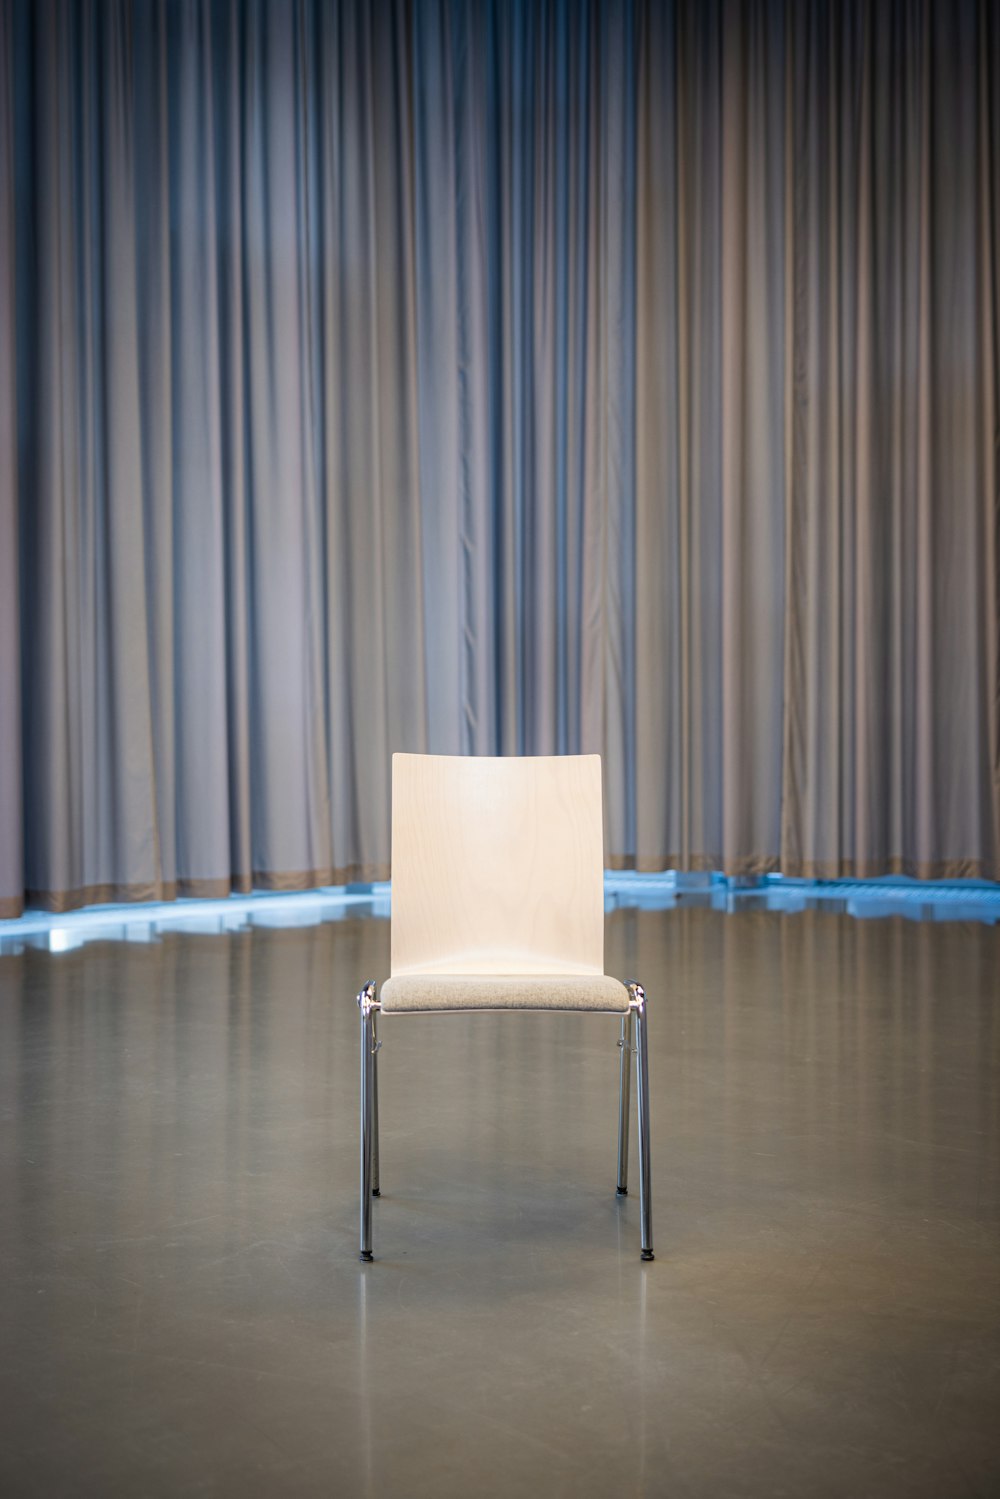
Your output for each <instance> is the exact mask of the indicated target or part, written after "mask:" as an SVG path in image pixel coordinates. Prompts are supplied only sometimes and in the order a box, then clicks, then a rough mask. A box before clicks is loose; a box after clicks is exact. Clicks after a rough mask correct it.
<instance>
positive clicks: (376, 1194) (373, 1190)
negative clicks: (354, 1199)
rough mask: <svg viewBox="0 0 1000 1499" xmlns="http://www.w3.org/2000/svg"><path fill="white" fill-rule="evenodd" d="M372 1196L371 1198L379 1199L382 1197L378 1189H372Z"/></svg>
mask: <svg viewBox="0 0 1000 1499" xmlns="http://www.w3.org/2000/svg"><path fill="white" fill-rule="evenodd" d="M372 1196H373V1197H381V1196H382V1193H381V1192H380V1191H379V1189H378V1187H372Z"/></svg>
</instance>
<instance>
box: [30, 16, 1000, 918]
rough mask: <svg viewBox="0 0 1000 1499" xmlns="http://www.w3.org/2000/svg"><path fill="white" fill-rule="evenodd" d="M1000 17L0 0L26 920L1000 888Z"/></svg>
mask: <svg viewBox="0 0 1000 1499" xmlns="http://www.w3.org/2000/svg"><path fill="white" fill-rule="evenodd" d="M998 215H1000V21H998V18H997V14H996V10H995V7H993V6H991V5H990V4H989V3H987V0H955V3H948V4H945V3H940V4H937V3H934V0H888V3H880V4H875V3H874V0H853V3H852V0H845V3H834V0H809V3H808V4H806V3H799V4H794V3H790V0H789V3H784V4H782V3H766V0H756V3H754V0H740V3H738V0H704V3H700V4H693V3H687V0H676V3H668V0H663V3H655V0H608V3H603V4H601V3H597V0H586V3H583V4H580V3H571V0H544V3H527V0H489V3H472V0H421V3H416V0H378V3H376V4H370V3H362V0H330V3H324V0H293V3H284V0H245V3H244V0H185V3H171V0H149V3H143V4H136V3H135V0H106V3H102V4H101V5H98V6H94V7H81V6H77V5H74V4H70V3H68V0H38V3H27V0H0V916H9V915H13V914H16V912H17V911H18V910H20V909H21V906H22V903H23V902H24V900H25V899H27V900H29V901H32V902H35V903H39V904H43V905H47V906H50V907H52V908H57V909H58V908H64V907H68V906H72V905H77V904H81V903H83V902H85V901H90V900H95V899H142V898H149V897H167V898H169V897H172V896H174V895H178V894H218V893H222V892H225V891H228V890H230V889H249V888H251V887H252V886H263V887H266V888H273V889H293V888H302V887H305V886H309V885H313V884H317V883H326V882H331V881H340V880H345V879H346V880H349V879H357V878H372V877H375V876H380V875H384V874H386V873H387V872H388V861H389V802H388V793H389V767H390V758H391V754H392V752H393V751H394V750H396V749H403V750H432V751H438V752H450V753H476V754H491V753H492V754H501V753H502V754H520V753H563V752H575V751H582V750H585V751H594V750H596V751H600V752H601V753H602V754H603V756H604V767H605V790H606V804H607V830H606V855H607V859H608V862H609V864H611V865H613V866H616V867H624V868H632V867H635V868H640V869H660V868H664V867H666V866H673V867H682V868H701V869H705V868H721V869H725V870H727V871H729V872H731V873H754V872H757V871H762V870H767V869H779V868H780V869H783V870H784V871H785V872H787V873H789V874H821V875H839V874H852V873H856V874H876V873H885V872H890V871H903V872H906V873H913V874H919V875H981V876H985V877H989V878H998V877H1000V594H998V545H1000V542H998V537H1000V489H998V486H1000V475H998V442H1000V414H998V413H1000V396H998V378H1000V377H998V361H1000V328H998V307H1000V302H998V296H1000V285H998V242H1000V218H998Z"/></svg>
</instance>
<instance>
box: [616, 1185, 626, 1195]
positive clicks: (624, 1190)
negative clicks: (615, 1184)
mask: <svg viewBox="0 0 1000 1499" xmlns="http://www.w3.org/2000/svg"><path fill="white" fill-rule="evenodd" d="M616 1195H617V1196H618V1197H627V1196H628V1187H619V1188H618V1191H617V1194H616Z"/></svg>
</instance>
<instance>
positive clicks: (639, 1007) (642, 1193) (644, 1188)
mask: <svg viewBox="0 0 1000 1499" xmlns="http://www.w3.org/2000/svg"><path fill="white" fill-rule="evenodd" d="M629 989H630V991H631V993H632V1003H633V1005H634V1007H635V1011H636V1016H637V1019H638V1022H639V1024H638V1045H637V1047H636V1073H637V1079H636V1081H637V1083H638V1090H639V1218H640V1222H641V1225H642V1258H643V1259H644V1260H651V1259H653V1202H652V1180H651V1171H650V1160H649V1041H648V1037H647V1033H646V992H645V990H644V989H643V987H642V985H641V984H630V985H629Z"/></svg>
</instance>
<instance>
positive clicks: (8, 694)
mask: <svg viewBox="0 0 1000 1499" xmlns="http://www.w3.org/2000/svg"><path fill="white" fill-rule="evenodd" d="M14 67H15V49H14V15H13V12H12V11H10V10H9V9H4V8H3V7H2V6H0V919H2V918H6V917H11V916H16V915H17V914H18V913H19V912H20V910H21V892H22V889H23V884H24V859H23V849H22V837H23V804H22V780H21V631H20V583H19V578H18V553H19V547H18V531H19V527H18V504H17V498H18V491H17V385H16V379H17V328H16V319H15V314H14V308H15V270H14V267H15V261H16V251H15V235H16V216H15V209H14V202H15V186H14V182H15V176H14V171H15V169H14V149H13V148H14V110H15V102H14Z"/></svg>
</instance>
